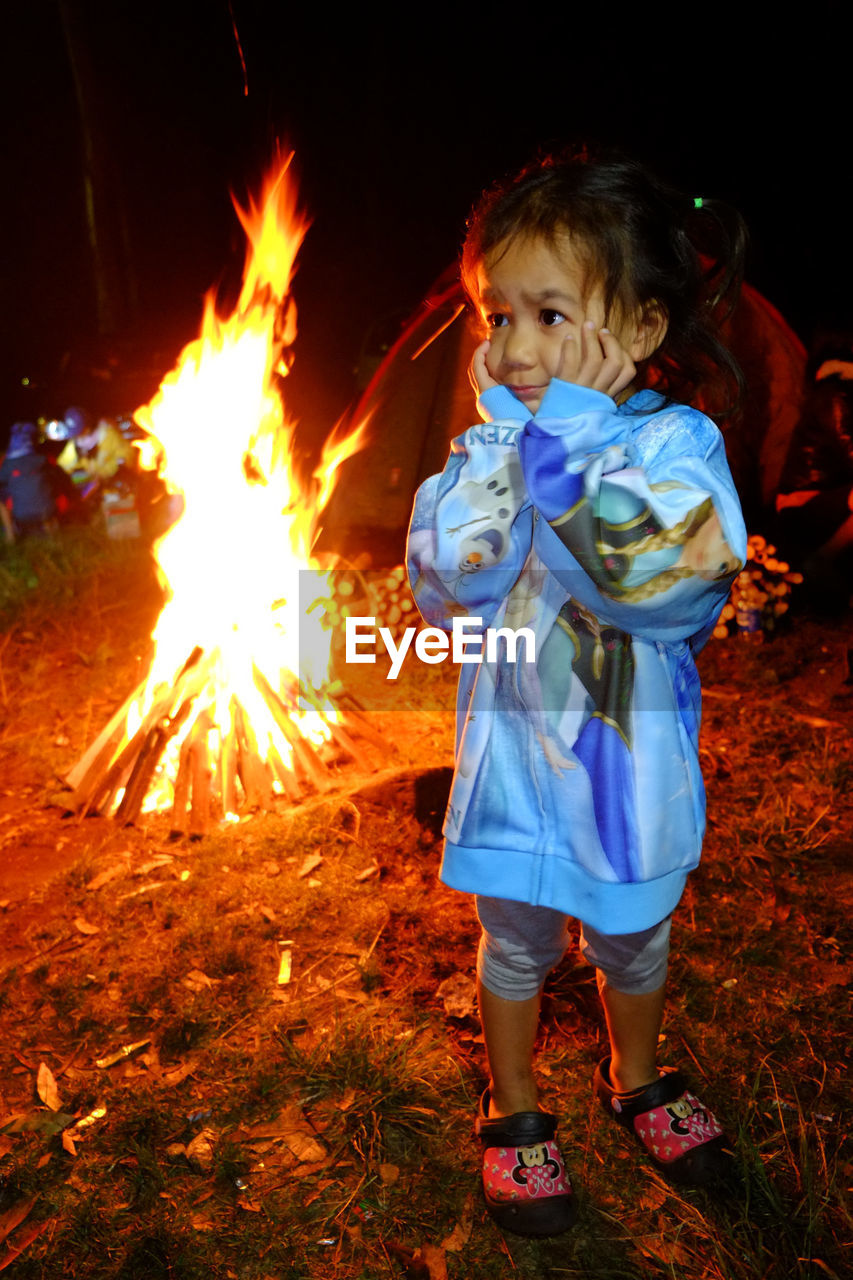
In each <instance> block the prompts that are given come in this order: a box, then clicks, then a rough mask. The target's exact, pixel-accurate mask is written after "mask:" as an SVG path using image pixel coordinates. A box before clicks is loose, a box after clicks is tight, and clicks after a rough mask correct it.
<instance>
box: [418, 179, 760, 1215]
mask: <svg viewBox="0 0 853 1280" xmlns="http://www.w3.org/2000/svg"><path fill="white" fill-rule="evenodd" d="M714 240H716V241H717V242H719V243H720V245H721V247H720V250H719V252H718V254H717V257H716V259H715V260H713V261H712V260H711V259H710V258H709V256H708V255H709V253H710V250H711V245H712V243H713V242H714ZM699 244H701V248H702V256H701V258H700V254H699V250H698V248H697V245H699ZM742 249H743V233H742V224H741V223H740V219H739V218H738V216H737V215H736V214H734V212H733V211H731V210H726V209H725V207H724V206H718V205H717V204H716V203H715V202H709V201H703V200H699V199H696V200H694V199H688V198H686V197H683V196H680V195H678V194H677V193H674V192H672V191H670V190H669V189H667V188H665V187H664V186H662V185H661V184H660V183H659V182H657V181H656V180H655V179H654V178H653V177H651V176H650V175H649V174H648V173H647V172H646V171H645V170H644V169H643V168H642V167H640V166H639V165H637V164H634V163H632V162H629V161H626V160H623V159H605V160H601V161H597V162H593V161H590V160H588V159H587V158H586V157H585V156H579V157H574V158H571V157H570V158H557V159H553V160H547V161H545V162H544V163H541V164H537V165H535V166H532V167H531V168H529V169H527V170H525V171H524V172H522V173H521V174H520V175H519V177H518V178H516V179H515V180H513V181H512V182H510V183H509V184H507V185H505V186H499V187H496V188H495V189H493V190H492V191H490V192H488V193H487V194H486V196H485V197H484V198H483V200H482V201H481V203H480V205H479V206H478V207H477V209H476V210H475V212H474V215H473V218H472V220H471V222H470V223H469V228H468V234H467V238H466V241H465V245H464V249H463V257H462V275H463V280H464V283H465V286H466V289H467V291H468V293H469V295H470V297H471V300H472V301H473V303H474V305H475V307H476V309H477V311H478V313H479V314H480V315H481V317H482V320H483V323H484V326H485V330H486V332H487V333H488V337H487V339H486V340H485V341H484V342H483V343H482V344H481V345H480V346H479V347H478V348H477V350H476V351H475V353H474V357H473V362H472V366H471V369H472V381H473V382H474V384H475V387H476V390H477V393H478V408H479V410H480V413H481V416H482V417H483V418H484V419H485V425H481V426H476V427H471V428H470V429H469V430H467V431H466V432H465V433H464V435H462V436H460V437H459V438H458V439H457V440H454V442H453V445H452V448H451V453H450V458H449V460H448V463H447V466H446V467H445V470H444V472H443V473H442V474H441V475H438V476H433V477H432V478H431V479H430V480H427V481H426V483H425V484H424V485H423V486H422V488H421V489H420V491H419V492H418V495H417V498H416V501H415V508H414V513H413V517H412V525H411V531H410V538H409V550H408V556H409V572H410V578H411V582H412V587H413V591H414V595H415V599H416V601H417V604H418V607H419V609H420V611H421V613H422V614H423V616H424V618H425V619H426V620H427V622H428V623H430V624H431V625H434V626H441V627H445V628H447V629H450V628H451V627H452V624H453V618H454V617H456V616H460V615H462V616H467V617H474V618H477V619H478V620H479V624H478V625H481V626H482V627H483V628H484V629H486V628H491V629H493V632H492V638H494V635H495V634H496V633H497V632H498V629H500V628H506V629H507V631H518V630H519V629H520V628H522V627H524V628H527V629H528V630H530V631H532V633H533V636H534V639H535V661H534V662H530V661H529V660H528V659H529V658H530V657H531V656H533V655H531V654H530V653H529V652H528V653H527V654H525V653H524V652H523V650H524V645H523V643H522V642H520V643H519V646H518V652H517V653H515V652H514V650H513V647H511V646H510V645H509V643H508V640H507V639H504V640H502V641H501V640H500V638H499V640H498V643H499V645H500V646H501V647H500V648H499V649H498V653H497V658H496V660H493V661H488V660H484V661H482V662H480V663H475V662H470V661H469V662H468V663H466V664H465V665H463V666H462V667H461V674H460V682H459V698H458V730H457V733H458V737H457V758H456V771H455V776H454V781H453V788H452V791H451V795H450V803H449V806H448V811H447V817H446V821H445V827H444V834H445V841H446V843H445V853H444V860H443V864H442V870H441V877H442V879H443V880H444V882H445V883H446V884H448V885H450V886H452V887H453V888H456V889H460V890H463V891H465V892H468V893H473V894H476V895H477V897H476V904H477V911H478V914H479V918H480V922H481V925H482V929H483V933H482V940H481V944H480V950H479V955H478V980H479V994H480V1011H481V1017H482V1023H483V1029H484V1034H485V1040H486V1049H487V1053H488V1063H489V1071H490V1083H489V1087H488V1088H487V1089H486V1091H485V1093H484V1094H483V1098H482V1101H481V1107H480V1116H479V1119H478V1121H477V1132H478V1134H479V1138H480V1140H481V1143H482V1146H483V1181H484V1189H485V1195H486V1204H487V1206H488V1209H489V1211H490V1213H491V1214H492V1215H493V1217H494V1218H495V1219H496V1221H497V1222H498V1223H499V1224H500V1225H501V1226H502V1227H506V1228H508V1229H510V1230H513V1231H516V1232H519V1233H522V1234H532V1235H550V1234H555V1233H557V1232H559V1231H562V1230H565V1229H566V1228H567V1227H568V1226H569V1225H570V1224H571V1222H572V1221H573V1219H574V1214H575V1205H574V1200H573V1196H572V1190H571V1185H570V1182H569V1178H568V1175H567V1174H566V1170H565V1166H564V1164H563V1158H562V1155H561V1153H560V1150H559V1148H558V1146H557V1144H556V1141H555V1132H556V1122H555V1118H554V1117H553V1116H552V1115H549V1114H547V1113H545V1112H542V1111H541V1110H540V1109H539V1106H538V1097H537V1089H536V1083H535V1079H534V1074H533V1048H534V1041H535V1038H536V1033H537V1025H538V1018H539V1001H540V994H541V990H542V984H543V982H544V980H545V977H546V975H547V974H548V972H549V971H550V970H551V969H552V968H554V966H555V965H556V964H557V963H558V962H559V961H560V959H561V958H562V956H563V954H564V952H565V950H566V947H567V944H568V933H567V922H568V919H569V917H574V918H576V919H578V920H580V922H581V944H580V945H581V951H582V953H583V954H584V956H585V957H586V959H587V960H588V961H589V962H590V963H592V964H593V965H594V966H595V967H596V969H597V976H598V985H599V990H600V993H601V999H602V1003H603V1006H604V1015H605V1019H606V1022H607V1029H608V1034H609V1039H610V1050H611V1051H610V1055H609V1056H608V1057H607V1058H606V1059H605V1060H604V1061H603V1062H601V1063H600V1064H599V1066H598V1068H597V1069H596V1072H595V1077H594V1089H595V1092H596V1094H597V1096H598V1098H599V1099H600V1101H601V1102H602V1104H603V1105H604V1107H605V1108H606V1109H607V1111H608V1112H609V1114H610V1115H611V1116H612V1117H613V1118H614V1120H615V1121H617V1122H618V1123H619V1124H621V1125H623V1126H624V1127H625V1128H626V1129H628V1131H629V1132H630V1133H631V1134H632V1135H633V1137H634V1138H635V1139H636V1141H637V1142H638V1143H639V1145H640V1146H641V1147H642V1148H643V1149H644V1151H645V1152H646V1154H647V1156H648V1157H649V1158H650V1159H651V1161H652V1162H653V1163H654V1164H655V1165H656V1166H657V1167H658V1168H659V1169H661V1170H662V1171H664V1172H665V1173H666V1174H668V1175H669V1176H671V1177H672V1178H673V1179H675V1180H678V1181H681V1182H687V1183H702V1182H707V1181H708V1180H710V1179H711V1178H713V1177H716V1176H718V1175H719V1173H720V1171H721V1170H722V1169H724V1168H725V1165H726V1163H727V1161H728V1160H729V1159H730V1153H729V1152H728V1151H727V1149H726V1146H725V1139H724V1137H723V1134H722V1131H721V1129H720V1126H719V1125H718V1123H717V1121H716V1120H715V1118H714V1117H713V1115H712V1114H711V1113H710V1112H709V1111H708V1109H707V1108H706V1107H704V1106H703V1105H702V1104H701V1103H700V1102H699V1101H698V1099H697V1098H696V1097H695V1096H694V1095H693V1093H691V1092H690V1090H689V1088H688V1086H687V1084H686V1081H685V1080H684V1078H683V1077H682V1075H681V1073H680V1072H678V1071H661V1070H659V1068H658V1066H657V1063H656V1050H657V1044H658V1035H659V1031H660V1027H661V1019H662V1013H663V1003H664V980H665V975H666V969H667V955H668V947H669V930H670V916H671V913H672V911H673V909H674V907H675V906H676V904H677V902H678V900H679V898H680V897H681V893H682V890H683V888H684V884H685V880H686V877H687V873H688V871H690V870H691V869H692V868H693V867H695V866H696V864H697V862H698V859H699V852H700V846H701V841H702V835H703V830H704V791H703V786H702V778H701V774H700V770H699V757H698V742H697V739H698V731H699V713H700V691H699V681H698V676H697V673H696V668H695V665H694V660H693V655H694V653H695V652H696V650H697V649H698V648H699V647H700V645H701V644H702V643H703V641H704V640H705V638H706V637H707V636H708V634H709V633H710V631H711V629H712V628H713V625H714V622H715V620H716V617H717V615H718V613H719V611H720V609H721V607H722V605H723V603H724V602H725V600H726V596H727V594H728V591H729V586H730V584H731V581H732V579H733V577H734V575H735V574H736V573H737V572H738V570H739V568H740V567H741V565H742V564H743V561H744V558H745V552H746V534H745V530H744V527H743V521H742V518H741V513H740V507H739V504H738V499H737V495H736V493H735V490H734V486H733V484H732V480H731V475H730V473H729V469H728V466H727V463H726V457H725V450H724V447H723V441H722V437H721V436H720V433H719V431H718V430H717V428H716V427H715V426H714V424H713V423H712V422H711V421H710V420H709V419H708V418H707V417H705V416H704V415H703V414H702V413H700V412H698V411H697V410H695V409H692V408H686V407H684V405H683V404H680V403H678V402H677V400H676V397H677V398H678V399H681V398H682V397H685V396H686V395H690V394H694V393H695V392H696V391H697V390H698V387H699V384H700V383H702V382H707V381H708V378H707V375H708V373H709V372H716V374H717V381H718V383H722V384H725V383H726V382H728V383H730V384H735V385H736V386H737V385H738V378H739V375H738V373H737V368H736V366H735V365H734V362H733V361H732V359H731V357H730V356H729V355H728V353H727V352H726V350H725V348H723V347H722V346H721V344H720V343H719V341H718V339H717V338H716V336H715V332H714V326H713V317H714V313H715V312H716V313H717V314H718V311H719V306H720V303H721V299H722V298H723V297H724V295H726V293H727V292H730V290H731V288H732V287H734V286H735V285H736V282H737V281H738V280H739V275H740V266H741V261H740V260H741V258H742ZM472 625H473V624H472ZM493 657H494V655H493Z"/></svg>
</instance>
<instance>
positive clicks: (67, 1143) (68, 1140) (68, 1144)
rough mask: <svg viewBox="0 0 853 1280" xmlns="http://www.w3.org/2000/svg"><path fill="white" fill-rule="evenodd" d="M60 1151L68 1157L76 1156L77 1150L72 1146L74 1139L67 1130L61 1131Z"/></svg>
mask: <svg viewBox="0 0 853 1280" xmlns="http://www.w3.org/2000/svg"><path fill="white" fill-rule="evenodd" d="M62 1149H63V1151H67V1152H68V1154H69V1155H70V1156H76V1154H77V1148H76V1147H75V1145H74V1139H73V1138H72V1137H71V1134H70V1133H69V1132H68V1130H67V1129H63V1130H62Z"/></svg>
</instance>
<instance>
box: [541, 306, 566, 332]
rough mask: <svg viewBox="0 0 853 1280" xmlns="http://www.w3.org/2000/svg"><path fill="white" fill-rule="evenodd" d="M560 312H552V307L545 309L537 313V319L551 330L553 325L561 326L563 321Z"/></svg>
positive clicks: (563, 318)
mask: <svg viewBox="0 0 853 1280" xmlns="http://www.w3.org/2000/svg"><path fill="white" fill-rule="evenodd" d="M565 318H566V317H565V316H564V315H563V313H562V311H554V310H553V308H552V307H545V308H544V310H542V311H540V312H539V319H540V321H541V322H542V324H544V325H545V326H546V328H548V329H552V328H553V327H554V326H555V325H558V324H562V323H563V321H564V320H565Z"/></svg>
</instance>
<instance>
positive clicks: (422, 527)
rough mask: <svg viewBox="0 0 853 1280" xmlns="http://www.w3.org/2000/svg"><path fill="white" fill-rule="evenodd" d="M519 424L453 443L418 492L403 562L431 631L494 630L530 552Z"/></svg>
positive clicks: (494, 425) (498, 424) (472, 430)
mask: <svg viewBox="0 0 853 1280" xmlns="http://www.w3.org/2000/svg"><path fill="white" fill-rule="evenodd" d="M521 429H522V425H521V421H520V420H519V419H516V420H514V421H512V420H502V421H495V422H489V423H484V424H482V425H481V426H478V427H469V429H468V430H467V431H466V432H465V433H464V434H463V435H461V436H459V437H458V438H457V439H456V440H454V441H453V443H452V445H451V449H450V457H449V459H448V461H447V465H446V467H445V468H444V471H443V472H442V473H441V474H440V475H437V476H432V477H430V479H429V480H427V481H425V483H424V484H423V485H422V486H421V488H420V489H419V490H418V493H417V495H416V497H415V506H414V511H413V513H412V520H411V525H410V527H409V540H408V548H407V563H408V570H409V581H410V583H411V586H412V593H413V595H414V598H415V603H416V604H417V606H418V609H419V610H420V612H421V614H422V615H423V617H424V618H425V620H426V621H427V622H428V623H429V624H430V625H431V626H437V627H443V628H445V629H446V630H450V629H451V628H452V625H453V618H454V617H480V618H482V620H483V627H487V626H489V625H490V624H491V621H492V619H493V618H494V616H495V614H496V612H497V610H498V609H499V607H500V605H501V602H502V601H503V600H504V598H505V596H506V595H507V594H508V592H509V591H510V589H511V588H512V586H513V584H514V583H515V581H516V579H517V578H518V576H519V574H520V573H521V570H522V568H523V567H524V563H525V561H526V559H527V556H528V554H529V552H530V546H531V540H532V529H533V510H532V507H531V505H530V501H529V499H528V497H527V493H526V490H525V487H524V480H523V477H522V473H521V464H520V461H519V456H518V437H519V435H520V433H521Z"/></svg>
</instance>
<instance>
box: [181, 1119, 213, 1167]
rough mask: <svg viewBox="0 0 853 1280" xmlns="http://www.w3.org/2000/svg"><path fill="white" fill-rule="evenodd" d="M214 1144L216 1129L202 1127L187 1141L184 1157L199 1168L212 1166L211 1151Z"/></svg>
mask: <svg viewBox="0 0 853 1280" xmlns="http://www.w3.org/2000/svg"><path fill="white" fill-rule="evenodd" d="M215 1146H216V1131H215V1130H214V1129H202V1130H201V1132H200V1133H197V1134H196V1136H195V1137H194V1138H193V1140H192V1142H188V1143H187V1147H186V1157H187V1159H188V1160H191V1161H192V1162H193V1163H194V1164H197V1165H198V1166H199V1168H200V1169H203V1170H207V1169H210V1168H211V1167H212V1166H213V1151H214V1147H215Z"/></svg>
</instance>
